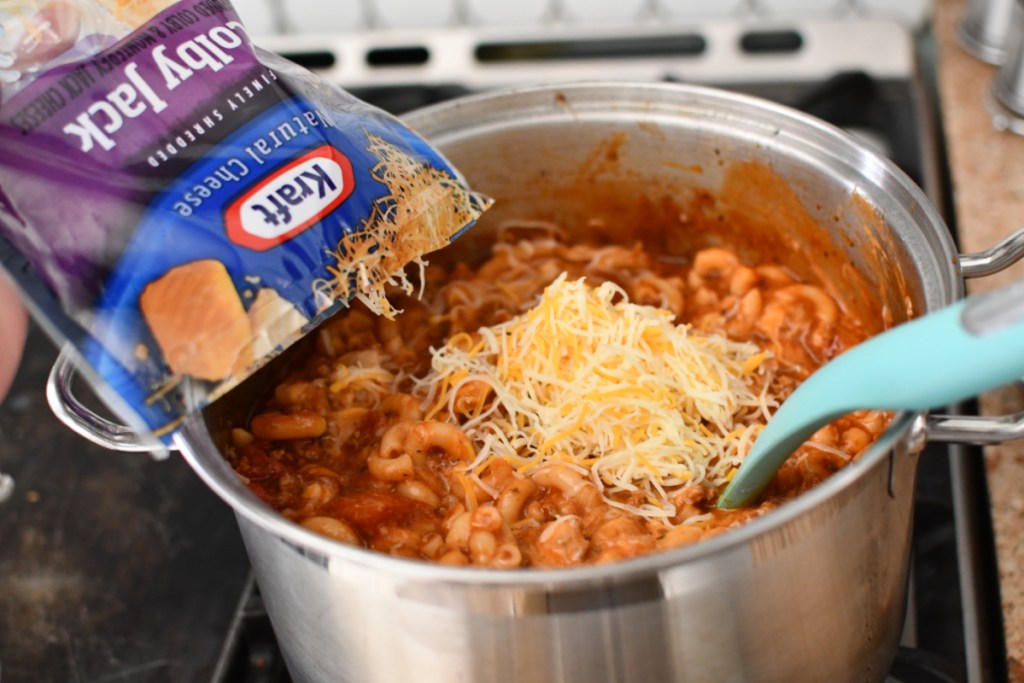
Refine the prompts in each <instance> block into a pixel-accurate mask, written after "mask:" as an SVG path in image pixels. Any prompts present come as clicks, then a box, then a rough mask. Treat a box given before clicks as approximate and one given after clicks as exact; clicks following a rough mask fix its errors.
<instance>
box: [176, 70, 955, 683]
mask: <svg viewBox="0 0 1024 683" xmlns="http://www.w3.org/2000/svg"><path fill="white" fill-rule="evenodd" d="M407 120H408V121H409V122H410V123H411V125H412V126H413V127H414V128H417V129H418V130H419V131H420V132H421V133H422V134H424V136H425V137H427V138H428V139H430V140H431V141H432V142H433V143H434V144H436V145H437V146H439V147H440V148H441V149H442V151H444V152H445V154H446V155H447V156H448V157H449V158H450V159H451V161H452V162H453V163H455V164H456V166H457V167H459V168H460V169H461V170H462V171H463V172H464V173H465V174H466V176H467V178H468V179H469V180H470V182H471V184H472V185H473V186H474V188H475V189H478V190H482V191H484V192H487V193H490V194H492V195H493V196H494V197H495V198H496V200H497V202H496V205H495V208H494V209H492V211H491V212H489V215H488V216H486V219H487V220H486V221H483V222H481V224H480V225H479V226H478V227H476V228H473V229H472V230H471V231H469V232H468V233H467V234H466V235H465V236H463V237H461V238H460V239H459V240H457V241H456V243H455V244H454V245H453V247H458V249H459V251H458V253H456V255H455V256H454V258H473V254H474V253H475V252H476V251H477V250H478V249H479V248H481V246H482V245H483V244H485V243H487V242H488V241H489V240H491V239H493V234H494V231H496V230H501V229H503V227H505V226H507V222H508V221H518V222H519V223H522V222H523V219H531V218H536V219H538V220H543V221H549V220H550V221H556V222H559V223H561V224H582V225H589V226H590V227H589V228H587V229H593V230H599V231H602V232H603V233H604V234H606V236H609V237H611V238H613V239H630V238H635V237H636V236H637V233H636V230H637V228H636V226H637V224H638V223H637V222H638V221H641V220H643V219H644V216H642V215H639V214H637V215H630V212H632V211H634V208H633V207H636V206H638V205H643V206H644V207H646V208H644V210H643V211H644V212H645V214H644V215H646V216H650V215H654V214H655V213H657V212H658V211H662V210H664V211H667V212H668V213H672V212H676V213H679V211H680V206H683V207H684V210H685V206H686V205H685V203H684V204H681V205H675V204H673V203H672V202H666V198H667V197H670V196H677V197H678V196H680V195H687V196H690V197H691V198H696V199H695V201H697V200H700V198H701V197H705V196H715V193H716V192H718V191H719V189H720V188H721V187H722V186H723V185H724V184H727V183H729V182H731V181H730V178H729V173H730V169H731V168H734V167H735V164H755V165H757V167H758V168H767V169H769V170H770V172H771V174H772V175H773V176H775V177H778V178H782V179H784V180H785V183H786V186H787V187H788V188H790V190H791V195H792V196H791V197H789V200H787V201H790V202H791V201H793V200H794V199H795V200H796V201H798V203H799V204H800V205H801V206H802V207H804V209H805V210H806V214H807V215H809V216H810V217H811V218H813V219H814V221H815V222H817V223H818V224H820V225H821V226H824V227H825V230H826V231H827V232H828V233H829V235H830V237H829V240H828V242H829V243H830V244H831V246H826V247H820V246H817V247H815V251H813V252H811V251H806V249H809V248H810V246H811V245H810V243H807V244H804V243H802V242H801V241H800V240H801V239H802V238H800V237H792V236H787V237H785V239H784V240H783V242H786V243H787V244H789V245H790V246H791V247H793V248H795V249H796V251H797V252H799V253H801V254H802V255H801V256H800V259H803V260H805V261H807V262H808V263H805V264H803V265H805V266H813V267H814V268H818V267H819V266H820V268H821V269H822V271H821V272H825V273H826V274H829V273H830V272H831V270H832V269H833V267H834V270H835V273H834V274H835V276H836V282H837V283H838V284H837V287H838V290H843V289H844V288H845V289H849V290H856V291H848V292H845V294H848V295H849V296H850V301H849V306H850V308H851V309H857V308H858V307H863V310H864V311H866V312H867V314H870V315H875V314H877V315H878V316H880V317H881V318H884V321H880V322H879V324H880V325H884V324H892V323H895V322H899V321H901V320H903V319H905V318H907V317H909V316H911V315H915V314H918V313H921V312H925V311H927V310H932V309H935V308H938V307H941V306H943V305H946V304H948V303H950V302H951V301H953V300H954V299H956V298H957V297H959V296H960V294H961V293H962V285H961V281H960V277H959V272H958V270H957V265H956V264H957V258H956V252H955V250H954V249H953V246H952V243H951V240H950V238H949V236H948V234H947V232H946V229H945V226H944V225H943V224H942V221H941V220H940V219H939V217H938V216H937V214H936V212H935V210H934V209H933V208H932V207H931V206H930V204H929V203H928V201H927V199H926V198H925V197H924V195H923V193H922V192H921V191H920V190H919V189H918V188H917V187H916V186H914V185H913V183H912V182H910V181H909V180H908V179H907V178H906V177H905V176H903V174H902V173H901V172H900V171H898V170H897V169H896V168H895V167H893V166H892V165H891V164H890V163H888V162H887V161H885V160H883V159H880V158H879V157H877V156H875V155H874V154H873V153H871V152H870V151H867V150H866V149H864V148H863V147H862V146H861V145H859V144H858V143H857V142H856V141H854V140H853V139H852V138H850V137H848V136H847V135H845V134H844V133H842V132H840V131H837V130H835V129H832V128H831V127H829V126H827V125H825V124H822V123H819V122H817V121H815V120H812V119H809V118H807V117H804V116H802V115H800V114H797V113H794V112H791V111H789V110H786V109H784V108H780V107H777V106H774V105H771V104H767V103H764V102H761V101H759V100H753V99H750V98H746V97H741V96H737V95H732V94H728V93H723V92H719V91H715V90H709V89H703V88H693V87H686V86H676V85H626V84H587V85H577V86H568V87H551V88H538V89H530V90H525V91H516V92H510V93H503V94H495V95H486V96H480V97H474V98H468V99H465V100H460V101H457V102H455V103H452V104H447V105H441V106H439V107H434V108H431V109H428V110H424V111H421V112H418V113H414V114H413V115H411V116H409V117H407ZM581 188H583V189H582V191H581ZM751 192H752V193H753V194H751V195H750V196H752V197H754V198H755V199H756V200H757V201H762V200H763V197H758V196H756V195H757V192H756V191H755V190H751ZM744 196H747V195H745V194H744V193H743V192H740V193H738V194H737V195H736V196H735V197H733V199H732V200H730V201H733V202H737V201H743V199H742V198H743V197H744ZM595 207H596V208H595ZM665 207H669V208H667V209H666V208H665ZM748 208H749V207H748ZM761 209H763V211H761V213H765V214H766V216H767V219H771V218H772V215H773V212H775V213H777V214H778V215H779V216H780V217H782V218H787V217H788V219H792V216H793V214H792V211H791V209H792V207H788V208H787V207H779V208H777V210H776V208H773V207H771V206H767V207H761ZM652 212H653V213H652ZM755 213H756V212H755ZM584 218H585V219H586V220H583V219H584ZM684 218H685V217H684ZM580 221H582V223H580ZM617 223H621V226H622V227H616V226H617ZM677 223H678V225H676V227H674V228H672V230H675V231H684V230H686V226H687V225H696V224H694V223H693V222H692V221H690V220H689V219H687V220H682V219H680V220H679V221H677ZM706 227H707V226H706V225H698V226H697V227H696V228H694V231H695V232H699V233H701V234H699V235H691V236H689V237H693V238H694V239H696V240H697V241H699V242H701V243H710V244H713V243H715V239H716V238H715V236H714V235H713V234H711V233H710V232H709V231H708V230H706ZM616 230H621V231H622V232H621V234H616ZM776 230H777V231H779V232H780V233H782V234H783V235H788V233H787V225H779V226H777V227H776ZM740 237H742V235H741V236H740ZM658 240H659V241H658V247H657V248H659V249H666V250H668V251H672V250H673V249H674V248H676V247H677V246H678V245H677V240H675V239H674V238H673V237H672V236H671V235H669V236H665V235H661V236H659V237H658ZM679 248H682V247H679ZM802 250H803V251H802ZM439 258H446V256H444V255H441V256H439ZM799 265H800V264H797V267H799ZM851 267H852V268H854V269H855V270H856V271H857V272H862V273H866V275H865V277H864V283H863V285H858V287H856V288H855V287H851V286H849V280H848V279H844V278H846V276H849V274H850V273H851V272H853V271H851V270H849V269H850V268H851ZM838 290H837V291H838ZM272 370H273V368H272V367H268V368H267V371H266V372H261V373H260V374H258V375H257V376H256V377H254V378H252V379H251V380H250V381H248V382H247V383H246V384H243V385H242V386H241V387H240V388H239V389H237V390H236V391H235V392H234V393H233V394H232V395H229V396H228V397H225V398H224V399H221V400H220V401H218V402H217V403H215V404H214V405H213V406H211V407H210V408H209V409H207V411H206V412H205V414H204V415H202V416H194V417H193V418H192V419H190V421H189V422H188V423H187V425H186V427H185V429H184V430H183V432H182V433H181V436H180V437H179V445H180V446H181V449H182V451H183V453H184V454H185V457H186V458H187V459H188V460H189V462H190V463H191V464H192V466H193V467H194V468H195V470H196V471H197V473H198V474H199V475H200V476H201V477H202V478H203V479H204V480H205V481H206V482H207V483H208V484H209V485H210V486H211V488H213V489H214V490H215V491H216V492H217V493H218V494H219V495H221V496H222V497H223V498H224V499H225V500H226V501H227V502H228V503H230V504H231V505H232V506H233V507H234V509H235V511H236V514H237V517H238V520H239V525H240V527H241V530H242V533H243V537H244V539H245V543H246V546H247V548H248V552H249V556H250V558H251V560H252V563H253V567H254V570H255V573H256V577H257V581H258V583H259V586H260V590H261V593H262V595H263V598H264V601H265V602H266V605H267V610H268V613H269V615H270V618H271V621H272V623H273V625H274V629H275V633H276V635H277V636H278V639H279V642H280V644H281V647H282V650H283V653H284V656H285V658H286V660H287V663H288V667H289V670H290V672H291V674H292V677H293V678H294V679H295V680H296V681H300V682H321V681H332V682H339V681H342V682H351V683H392V682H393V681H399V680H415V681H418V682H421V683H426V682H432V681H437V682H438V683H440V682H444V683H455V682H460V681H464V682H467V683H468V682H476V681H496V682H502V683H504V682H524V683H527V682H528V683H537V682H541V681H561V682H566V683H576V682H579V683H612V682H615V683H634V682H635V683H641V682H642V683H650V682H651V681H658V682H659V683H661V682H664V683H668V682H672V681H687V682H694V681H708V682H714V683H723V682H729V681H736V682H740V681H743V682H749V681H780V682H783V681H784V682H786V683H793V682H794V681H850V682H854V681H857V682H864V681H882V680H884V679H885V676H886V671H887V669H888V667H889V665H890V663H891V661H892V659H893V657H894V654H895V651H896V648H897V645H898V640H899V636H900V631H901V626H902V622H903V616H904V608H905V599H906V588H907V576H908V561H909V551H910V537H911V524H912V514H911V513H912V503H913V496H912V493H913V486H914V472H915V465H916V460H915V457H916V454H915V448H914V447H913V443H914V442H915V439H912V438H911V436H910V435H911V432H912V431H913V430H912V428H913V426H914V424H915V420H916V418H917V416H914V415H901V416H897V419H895V420H894V422H893V425H892V426H891V427H890V429H889V431H888V432H887V433H886V435H885V436H884V437H883V438H882V440H881V441H880V442H879V443H877V444H876V445H875V446H873V447H872V448H871V449H870V450H869V451H868V452H867V453H865V454H864V455H862V456H861V457H860V459H859V460H858V461H856V462H855V463H853V464H852V465H850V466H849V467H847V468H846V469H844V470H842V471H840V472H839V473H837V474H836V475H835V476H833V477H832V478H831V479H829V480H828V481H826V482H824V483H823V484H822V485H820V486H818V487H817V488H815V489H814V490H812V491H810V492H808V493H806V494H804V495H802V496H800V497H799V498H798V499H796V500H794V501H792V502H790V503H787V504H785V505H783V506H781V507H780V508H779V509H778V510H776V511H774V512H773V513H771V514H769V515H766V516H764V517H762V518H759V519H757V520H754V521H753V522H751V523H749V524H747V525H745V526H744V527H742V528H740V529H737V530H734V531H730V532H729V533H726V534H722V535H720V536H717V537H715V538H713V539H710V540H708V541H705V542H702V543H699V544H696V545H694V546H691V547H685V548H681V549H678V550H675V551H672V552H667V553H660V554H655V555H651V556H647V557H642V558H638V559H634V560H630V561H626V562H621V563H618V564H612V565H605V566H598V567H583V568H578V569H571V570H557V571H539V570H520V571H487V570H473V569H466V568H452V567H442V566H435V565H431V564H427V563H420V562H412V561H408V560H402V559H397V558H392V557H388V556H385V555H380V554H375V553H370V552H368V551H363V550H361V549H358V548H352V547H348V546H344V545H341V544H337V543H334V542H332V541H330V540H328V539H326V538H323V537H320V536H317V535H315V534H313V533H311V532H308V531H306V530H305V529H302V528H301V527H299V526H297V525H294V524H291V523H289V522H287V521H285V520H284V519H283V518H281V517H280V516H279V515H277V514H276V513H275V512H273V511H272V510H270V509H268V508H267V507H265V506H264V505H262V503H260V502H259V501H258V500H257V499H256V497H255V496H253V495H252V494H251V493H250V492H249V491H248V490H247V489H246V488H245V486H244V485H243V484H242V483H241V482H240V481H239V479H238V478H237V476H236V475H235V474H234V472H233V471H232V470H231V469H230V467H229V466H228V465H227V463H226V462H225V461H224V460H223V458H222V456H221V455H220V452H219V450H218V448H217V443H218V441H219V439H220V438H221V437H222V427H223V426H224V425H227V424H230V423H231V422H232V421H233V420H234V419H237V418H238V417H239V416H241V415H244V414H245V412H244V411H245V410H246V409H247V407H249V404H251V403H252V402H254V401H255V400H256V396H257V394H258V392H259V391H260V387H259V384H260V382H264V381H268V380H266V377H269V376H270V375H271V374H272Z"/></svg>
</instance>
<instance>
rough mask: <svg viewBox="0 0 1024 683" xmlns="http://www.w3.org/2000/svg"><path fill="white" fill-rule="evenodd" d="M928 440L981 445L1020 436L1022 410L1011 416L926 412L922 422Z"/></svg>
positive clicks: (1023, 431)
mask: <svg viewBox="0 0 1024 683" xmlns="http://www.w3.org/2000/svg"><path fill="white" fill-rule="evenodd" d="M924 431H925V438H926V439H927V440H928V441H945V442H954V443H964V444H972V445H975V446H984V445H987V444H997V443H1003V442H1004V441H1013V440H1014V439H1020V438H1024V411H1021V412H1019V413H1015V414H1013V415H998V416H992V417H988V416H985V415H928V416H927V417H926V418H925V424H924Z"/></svg>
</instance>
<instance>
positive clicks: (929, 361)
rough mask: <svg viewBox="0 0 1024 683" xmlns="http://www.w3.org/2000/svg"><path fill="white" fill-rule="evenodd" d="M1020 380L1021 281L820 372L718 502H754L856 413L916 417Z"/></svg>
mask: <svg viewBox="0 0 1024 683" xmlns="http://www.w3.org/2000/svg"><path fill="white" fill-rule="evenodd" d="M1022 377H1024V280H1022V281H1020V282H1017V283H1015V284H1012V285H1010V286H1008V287H1004V288H1002V289H999V290H996V291H993V292H989V293H986V294H980V295H976V296H972V297H968V298H966V299H964V300H962V301H959V302H957V303H956V304H953V305H952V306H949V307H948V308H944V309H942V310H940V311H937V312H935V313H930V314H928V315H925V316H922V317H920V318H917V319H915V320H912V321H910V322H908V323H904V324H902V325H898V326H897V327H895V328H893V329H891V330H888V331H886V332H883V333H882V334H880V335H878V336H876V337H872V338H871V339H869V340H867V341H866V342H863V343H862V344H859V345H857V346H855V347H853V348H852V349H850V350H849V351H846V352H845V353H843V354H841V355H839V356H838V357H836V358H835V359H834V360H832V361H830V362H829V363H827V364H825V365H824V366H822V367H821V368H820V369H819V370H818V371H817V372H815V373H814V374H813V375H811V376H810V377H809V378H808V379H807V380H806V381H804V382H803V383H802V384H801V385H800V386H799V387H798V388H797V389H796V391H794V392H793V393H792V394H791V395H790V396H789V398H787V399H786V400H785V402H783V404H782V406H781V407H780V408H779V410H778V411H777V412H776V413H775V415H774V416H773V417H772V418H771V420H769V422H768V425H767V426H766V427H765V428H764V430H763V431H762V432H761V434H760V435H759V436H758V437H757V440H756V441H755V442H754V445H753V447H752V448H751V449H750V453H749V454H748V455H747V457H746V459H745V460H744V461H743V464H742V465H741V466H740V468H739V470H737V472H736V475H735V476H734V477H733V479H732V481H731V482H730V483H729V485H728V486H727V487H726V488H725V491H724V492H723V493H722V495H721V496H720V497H719V499H718V507H720V508H734V507H740V506H742V505H747V504H749V503H752V502H753V501H754V499H755V498H757V495H758V494H759V493H761V491H762V490H763V489H764V487H765V486H767V485H768V482H769V481H771V479H772V477H773V476H774V475H775V472H776V471H777V470H778V469H779V467H780V466H781V465H782V463H783V461H784V460H785V459H786V458H787V457H788V456H789V455H790V454H791V453H792V452H793V451H795V450H796V449H797V448H798V447H799V446H800V444H802V443H803V442H804V441H806V440H807V439H808V438H809V437H810V436H811V435H812V434H814V432H816V431H817V430H818V429H819V428H821V427H823V426H825V425H826V424H828V423H829V422H831V421H832V420H834V419H836V418H838V417H841V416H843V415H846V414H847V413H850V412H853V411H855V410H862V409H875V410H911V411H921V410H927V409H928V408H934V407H938V406H944V405H948V404H951V403H956V402H957V401H962V400H964V399H966V398H970V397H973V396H976V395H978V394H980V393H982V392H984V391H987V390H989V389H994V388H996V387H999V386H1002V385H1004V384H1007V383H1008V382H1011V381H1013V380H1015V379H1020V378H1022Z"/></svg>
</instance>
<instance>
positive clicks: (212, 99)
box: [0, 0, 490, 443]
mask: <svg viewBox="0 0 1024 683" xmlns="http://www.w3.org/2000/svg"><path fill="white" fill-rule="evenodd" d="M14 5H15V7H14V8H13V9H11V8H8V7H7V6H5V8H3V9H0V22H3V25H4V27H5V28H6V27H7V26H8V24H10V25H12V26H24V25H26V24H28V25H34V26H36V27H37V28H39V31H38V33H40V35H41V36H42V37H39V36H37V39H36V41H35V43H32V42H31V41H30V42H29V44H28V47H26V43H25V41H24V40H23V41H21V42H17V41H15V42H14V44H13V45H11V44H7V45H5V44H3V43H0V62H2V63H3V64H7V65H8V66H9V67H10V68H8V69H7V70H6V71H4V72H3V73H0V76H2V77H3V78H2V79H0V82H2V84H0V150H3V151H2V152H0V259H2V261H0V262H2V263H3V265H4V267H5V268H6V269H7V270H8V271H9V273H10V274H11V275H12V276H13V278H14V279H15V281H16V283H17V284H19V285H20V288H21V290H22V292H23V294H24V295H25V297H26V299H27V301H28V302H29V305H30V308H31V309H32V310H33V312H34V314H35V315H36V317H37V319H39V320H40V321H41V322H42V323H43V325H44V327H46V328H47V329H48V330H50V331H51V332H52V333H53V336H54V337H55V338H56V340H57V341H58V342H59V343H66V342H68V341H70V342H71V343H72V344H73V345H74V347H75V348H76V349H77V350H78V352H79V354H80V358H81V360H82V362H83V363H84V365H85V370H86V376H87V377H89V378H90V379H92V381H93V383H94V384H95V385H96V387H97V389H98V390H99V392H100V394H101V395H102V396H104V397H105V398H106V399H107V402H108V403H109V404H110V405H111V407H113V408H114V410H115V411H116V412H117V413H118V414H119V415H121V417H122V418H123V419H125V420H127V421H129V422H130V424H131V425H132V426H133V427H136V428H139V429H144V430H147V431H148V432H149V433H151V434H153V435H155V436H156V437H157V439H159V440H160V441H162V442H164V443H167V442H168V441H169V440H170V438H171V436H172V435H173V433H174V431H175V429H176V428H177V426H178V425H180V423H181V421H182V420H183V418H184V417H185V416H186V415H187V414H189V413H190V412H191V411H194V410H197V409H199V408H201V407H202V406H204V405H205V404H207V403H208V402H210V401H212V400H215V399H216V398H218V397H219V396H221V395H223V394H224V393H225V392H227V391H228V390H230V389H231V388H232V387H234V386H236V385H237V384H238V383H239V382H241V381H242V380H244V379H245V378H246V377H248V376H249V375H251V374H252V373H253V372H255V371H256V370H257V369H258V368H260V367H261V366H262V365H264V364H265V363H266V362H267V361H268V360H269V359H270V358H272V357H273V356H274V355H276V354H278V353H279V352H280V351H282V350H283V349H285V348H287V347H288V346H289V345H291V344H292V343H293V342H295V341H296V340H298V339H299V338H301V337H302V336H304V335H305V334H306V333H307V332H308V331H309V330H310V329H312V328H313V327H315V326H316V325H317V324H318V323H319V322H321V321H322V320H324V319H325V318H326V317H328V316H330V315H331V314H332V313H334V312H336V311H337V310H338V309H340V308H341V307H344V306H345V305H347V304H348V302H350V301H351V300H352V299H353V298H358V299H360V300H362V301H364V302H365V303H367V304H368V305H369V307H370V308H371V309H372V310H374V311H376V312H377V313H379V314H381V315H386V316H390V315H393V313H394V311H393V310H392V308H391V306H390V304H389V303H388V300H387V298H386V296H385V287H389V286H398V287H401V288H403V289H405V290H406V291H409V290H410V289H411V284H410V280H409V279H408V277H407V275H406V268H407V267H408V266H409V265H410V264H412V263H416V262H418V263H420V264H421V265H422V260H421V257H422V256H423V255H424V254H427V253H429V252H431V251H434V250H436V249H438V248H440V247H442V246H444V245H445V244H447V243H448V242H449V241H450V240H452V239H453V238H454V237H456V236H457V235H458V234H460V232H462V231H463V230H465V229H466V228H468V227H469V226H471V225H472V224H473V223H474V222H475V220H476V219H477V218H478V217H479V216H480V214H481V213H482V212H483V211H485V210H486V209H487V207H488V206H489V204H490V199H488V198H487V197H484V196H481V195H479V194H476V193H474V192H472V191H471V190H470V189H469V188H468V187H466V185H465V183H464V181H463V180H462V178H461V176H460V175H459V174H458V172H457V170H456V169H454V168H452V167H451V165H450V164H449V163H448V162H447V161H446V160H445V159H444V158H443V157H442V156H441V155H440V154H439V153H438V152H437V151H436V150H435V149H434V148H433V147H431V145H430V144H429V143H427V142H426V141H424V140H423V139H421V138H420V137H419V136H417V135H416V134H415V133H414V132H413V131H411V130H409V129H408V128H407V127H406V126H405V125H404V124H402V123H401V122H400V121H399V120H398V119H396V118H394V117H392V116H391V115H389V114H387V113H385V112H382V111H380V110H378V109H376V108H374V107H372V106H370V105H368V104H367V103H365V102H362V101H360V100H358V99H357V98H355V97H353V96H352V95H350V94H348V93H347V92H345V91H344V90H342V89H340V88H338V87H336V86H334V85H332V84H329V83H327V82H325V81H324V80H323V79H321V78H319V77H317V76H316V75H314V74H312V73H310V72H308V71H306V70H304V69H301V68H299V67H297V66H296V65H294V64H292V63H290V62H288V61H286V60H283V59H281V58H280V57H277V56H275V55H273V54H271V53H268V52H265V51H263V50H261V49H259V48H258V47H256V46H254V45H253V44H252V43H251V42H250V40H249V37H248V35H247V34H246V32H245V28H244V27H243V26H242V24H241V23H240V22H239V20H238V18H237V16H236V15H235V13H234V11H233V10H232V8H231V6H230V4H229V3H228V2H225V1H224V0H198V1H185V2H177V3H173V4H169V5H168V4H167V3H163V5H166V6H163V5H159V4H157V5H153V6H152V7H151V8H150V10H151V11H150V12H149V13H144V15H143V16H146V17H147V18H145V20H144V21H143V20H141V19H138V21H142V23H141V25H138V26H137V27H136V26H132V25H127V26H125V25H124V17H123V16H122V14H123V12H122V13H120V14H119V8H120V9H123V8H122V7H121V4H119V3H118V2H115V1H114V0H111V4H110V5H103V4H101V3H99V2H93V1H92V0H75V1H74V2H72V1H71V0H55V1H54V2H49V3H47V4H45V5H44V6H42V7H41V8H40V7H39V3H38V2H25V3H23V6H21V7H20V9H19V3H17V2H15V3H14ZM131 7H132V8H133V11H135V12H139V11H140V3H138V2H133V3H131ZM76 13H77V14H76ZM149 14H152V16H149ZM71 15H76V16H71ZM99 18H103V21H100V20H99ZM87 20H88V21H87ZM33 22H34V23H33ZM118 22H120V23H118ZM90 26H91V27H93V28H91V29H89V28H88V27H90ZM97 26H102V27H103V28H102V29H97V28H95V27H97ZM118 26H120V27H121V28H120V29H118V28H117V27H118ZM69 27H70V28H69ZM111 27H114V28H111ZM44 28H45V30H49V31H51V32H57V33H60V32H61V31H63V33H62V34H60V35H48V34H46V33H45V31H44ZM119 32H120V33H119ZM10 33H11V32H10V31H8V32H7V33H6V34H5V35H9V34H10ZM62 41H63V42H62ZM41 46H42V47H41ZM43 47H45V48H46V49H43ZM3 50H7V51H8V53H7V54H5V53H4V52H3ZM33 59H34V60H35V61H33Z"/></svg>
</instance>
